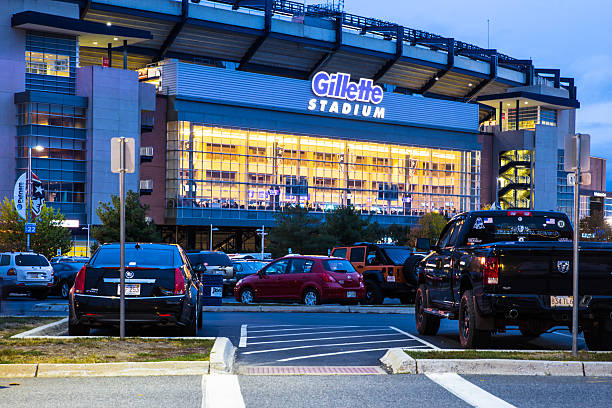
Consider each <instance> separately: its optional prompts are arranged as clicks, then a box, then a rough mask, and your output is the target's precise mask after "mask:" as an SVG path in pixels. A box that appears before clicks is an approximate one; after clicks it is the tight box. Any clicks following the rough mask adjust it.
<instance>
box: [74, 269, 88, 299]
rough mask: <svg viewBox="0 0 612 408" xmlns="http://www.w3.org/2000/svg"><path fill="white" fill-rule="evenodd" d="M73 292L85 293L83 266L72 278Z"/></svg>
mask: <svg viewBox="0 0 612 408" xmlns="http://www.w3.org/2000/svg"><path fill="white" fill-rule="evenodd" d="M74 293H85V267H82V268H81V269H80V270H79V272H78V273H77V275H76V277H75V278H74Z"/></svg>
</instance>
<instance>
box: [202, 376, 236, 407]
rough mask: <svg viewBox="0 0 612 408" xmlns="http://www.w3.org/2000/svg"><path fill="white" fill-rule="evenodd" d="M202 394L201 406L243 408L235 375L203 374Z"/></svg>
mask: <svg viewBox="0 0 612 408" xmlns="http://www.w3.org/2000/svg"><path fill="white" fill-rule="evenodd" d="M202 394H203V395H202V408H245V405H244V400H243V399H242V393H241V392H240V384H239V383H238V377H237V376H235V375H230V374H210V375H203V376H202Z"/></svg>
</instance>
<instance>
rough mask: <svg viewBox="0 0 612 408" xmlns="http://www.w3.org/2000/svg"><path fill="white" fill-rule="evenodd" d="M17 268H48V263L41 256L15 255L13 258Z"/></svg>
mask: <svg viewBox="0 0 612 408" xmlns="http://www.w3.org/2000/svg"><path fill="white" fill-rule="evenodd" d="M15 265H17V266H49V261H47V258H45V257H44V256H42V255H17V256H15Z"/></svg>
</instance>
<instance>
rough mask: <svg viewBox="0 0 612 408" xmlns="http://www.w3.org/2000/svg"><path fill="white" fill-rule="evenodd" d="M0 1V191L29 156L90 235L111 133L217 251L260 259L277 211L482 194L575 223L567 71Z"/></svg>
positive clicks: (224, 21) (296, 31) (216, 9)
mask: <svg viewBox="0 0 612 408" xmlns="http://www.w3.org/2000/svg"><path fill="white" fill-rule="evenodd" d="M2 7H3V9H2V11H3V18H4V19H5V24H3V26H2V27H3V28H2V29H3V30H4V32H5V33H6V34H7V35H3V36H2V38H3V40H2V41H5V44H3V48H4V51H2V53H3V55H2V56H0V64H3V65H4V66H3V68H4V70H5V72H7V70H8V71H9V72H14V73H15V75H13V76H11V78H10V86H8V87H7V89H5V90H3V91H2V92H3V93H2V101H1V102H0V103H2V104H3V108H4V110H5V111H8V112H14V115H7V116H5V117H3V118H2V119H1V120H2V123H0V126H1V127H2V129H3V130H4V131H3V138H5V139H6V142H5V143H6V145H7V147H8V149H6V150H5V157H1V159H2V160H1V162H0V163H1V165H2V166H3V170H4V171H5V174H8V175H9V177H6V179H5V180H3V181H2V184H1V185H0V190H2V194H3V195H5V196H10V194H12V188H13V187H12V186H13V184H14V181H15V180H16V178H17V176H18V175H19V174H21V172H23V169H24V168H25V167H24V166H25V162H24V151H26V152H27V147H28V146H32V145H37V144H40V145H42V146H44V147H45V148H46V149H45V150H44V151H43V152H39V153H36V157H35V158H34V162H33V166H34V169H35V171H36V173H37V175H38V176H39V177H40V178H41V180H42V181H43V184H44V186H45V190H46V191H47V202H48V203H50V205H53V206H56V207H57V208H60V209H61V210H62V211H63V212H64V213H66V214H67V216H68V218H72V219H77V220H79V221H80V223H81V224H86V223H88V224H89V223H93V224H95V223H97V222H99V220H98V219H97V216H96V215H95V208H96V207H97V203H98V202H99V201H108V199H109V196H110V194H116V193H117V190H118V189H117V180H116V176H115V175H113V174H111V173H110V168H109V157H110V142H109V140H110V138H111V137H116V136H126V137H134V138H135V139H136V140H137V147H138V148H139V152H140V159H141V166H140V168H139V170H138V171H137V173H136V174H134V175H131V177H130V178H129V179H128V188H129V189H132V190H138V191H139V192H140V194H141V198H142V201H143V202H145V203H147V204H148V205H150V207H151V210H150V216H151V217H152V218H153V219H154V221H155V222H156V223H157V224H158V225H160V226H161V227H162V231H163V232H164V234H163V235H164V237H165V239H166V240H169V241H178V242H180V243H182V244H183V245H184V246H185V247H186V248H190V249H191V248H195V249H199V248H206V247H208V242H209V235H208V234H209V231H210V230H211V229H212V227H211V226H214V227H216V228H218V230H219V231H218V232H216V233H215V236H214V246H215V248H219V249H224V250H227V251H236V250H253V249H254V248H255V241H256V235H255V230H256V228H259V227H261V226H262V225H264V226H266V227H269V226H273V224H274V214H275V212H276V211H278V210H280V209H282V208H283V207H285V206H287V205H301V206H305V207H307V208H309V210H310V211H311V212H312V213H313V214H318V215H320V216H324V214H325V212H326V211H329V210H332V209H334V208H336V207H338V206H343V205H353V206H354V207H355V208H356V209H357V210H358V211H360V212H361V213H362V214H364V215H368V216H372V219H373V220H375V221H378V222H379V223H381V224H383V225H388V224H393V223H396V224H413V223H414V222H415V220H417V219H418V217H419V216H421V215H422V214H424V213H426V212H430V211H437V212H441V213H443V214H445V215H447V216H450V215H452V214H456V213H458V212H462V211H469V210H473V209H478V208H480V207H481V205H486V204H490V203H492V202H493V201H498V202H500V203H501V205H502V206H504V207H507V208H532V207H535V208H542V209H551V208H559V209H562V210H564V211H566V210H567V208H566V207H565V206H566V204H567V200H568V198H567V197H566V196H567V193H566V190H567V186H566V185H564V183H565V181H563V180H564V174H562V172H561V171H560V170H558V163H559V160H562V157H563V136H564V135H565V134H566V133H568V132H573V131H574V127H575V109H577V108H578V107H579V103H578V101H577V99H576V88H575V86H574V81H573V79H572V78H566V77H562V76H561V73H560V72H559V70H556V69H539V68H535V67H534V66H533V64H532V63H531V61H529V60H521V59H515V58H512V57H510V56H507V55H504V54H501V53H499V52H497V50H489V49H483V48H480V47H477V46H474V45H471V44H467V43H464V42H461V41H459V40H456V39H453V38H445V37H441V36H438V35H435V34H431V33H428V32H425V31H421V30H415V29H411V28H407V27H402V26H400V25H397V24H395V23H392V22H386V21H381V20H378V19H374V18H367V17H361V16H357V15H352V14H348V13H345V12H343V11H340V10H337V9H334V8H333V7H326V6H312V5H311V6H305V5H304V4H302V3H297V2H291V1H273V0H248V1H247V0H244V1H240V0H235V1H229V0H228V1H214V2H213V1H199V2H194V1H187V0H183V1H175V0H148V1H146V2H145V1H135V0H61V1H60V0H55V1H53V0H46V1H44V0H37V1H35V0H31V1H28V0H26V1H13V0H9V1H8V2H7V3H6V4H3V5H2ZM551 146H554V147H555V148H552V149H551ZM12 152H16V156H15V155H14V154H13V153H12ZM570 201H571V198H570Z"/></svg>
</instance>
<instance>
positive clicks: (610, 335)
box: [584, 322, 612, 351]
mask: <svg viewBox="0 0 612 408" xmlns="http://www.w3.org/2000/svg"><path fill="white" fill-rule="evenodd" d="M596 323H597V325H594V326H593V327H591V328H590V329H588V330H587V329H586V328H585V329H584V341H585V343H586V345H587V347H588V348H589V350H592V351H612V332H610V331H607V330H604V327H603V324H602V322H596Z"/></svg>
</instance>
